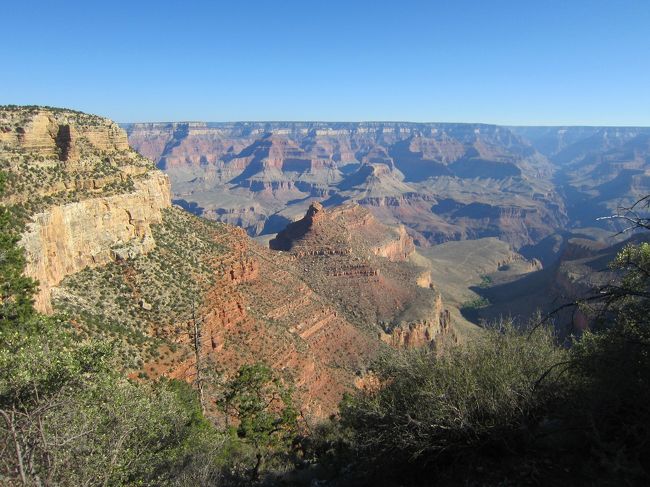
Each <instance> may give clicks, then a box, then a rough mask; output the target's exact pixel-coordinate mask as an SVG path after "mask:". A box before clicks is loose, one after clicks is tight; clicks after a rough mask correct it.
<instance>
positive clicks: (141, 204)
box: [20, 172, 171, 312]
mask: <svg viewBox="0 0 650 487" xmlns="http://www.w3.org/2000/svg"><path fill="white" fill-rule="evenodd" d="M135 185H136V188H135V191H133V192H130V193H127V194H122V195H114V196H108V197H99V198H90V199H85V200H83V201H79V202H75V203H68V204H65V205H61V206H52V207H50V208H48V209H47V210H45V211H43V212H41V213H38V214H36V215H34V216H33V217H32V221H31V222H30V223H29V224H28V225H27V230H26V231H25V233H24V234H23V236H22V239H21V241H20V244H21V245H22V246H23V247H24V248H25V256H26V258H27V266H26V268H25V274H26V275H27V276H29V277H33V278H34V279H36V280H38V282H39V292H38V295H37V297H36V307H37V309H39V310H40V311H45V312H47V311H51V305H50V290H51V288H52V286H55V285H57V284H58V283H59V282H61V280H62V279H63V278H64V277H65V276H67V275H69V274H72V273H74V272H78V271H80V270H81V269H83V268H85V267H87V266H93V267H94V266H100V265H103V264H106V263H107V262H109V261H111V260H113V259H116V258H127V257H133V256H135V255H138V254H142V253H146V252H148V251H149V250H151V249H152V248H153V246H154V245H155V241H154V239H153V237H152V235H151V225H152V224H154V223H160V222H161V220H162V214H161V210H162V209H163V208H167V207H169V206H171V197H170V188H169V180H168V179H167V177H166V176H165V175H163V174H162V173H158V172H156V173H152V174H151V175H149V176H148V177H147V178H145V179H142V180H138V181H136V183H135Z"/></svg>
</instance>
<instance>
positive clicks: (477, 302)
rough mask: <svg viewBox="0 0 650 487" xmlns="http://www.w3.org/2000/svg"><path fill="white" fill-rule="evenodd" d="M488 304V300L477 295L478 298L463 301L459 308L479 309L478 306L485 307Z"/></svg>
mask: <svg viewBox="0 0 650 487" xmlns="http://www.w3.org/2000/svg"><path fill="white" fill-rule="evenodd" d="M488 306H490V301H489V300H488V299H487V298H484V297H482V296H479V297H478V298H475V299H470V300H469V301H465V302H464V303H463V304H462V305H461V309H463V310H468V309H480V308H486V307H488Z"/></svg>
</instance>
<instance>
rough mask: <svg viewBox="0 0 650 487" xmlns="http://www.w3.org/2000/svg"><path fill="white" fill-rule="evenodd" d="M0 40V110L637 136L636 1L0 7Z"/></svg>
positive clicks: (645, 96)
mask: <svg viewBox="0 0 650 487" xmlns="http://www.w3.org/2000/svg"><path fill="white" fill-rule="evenodd" d="M0 25H2V36H1V41H0V55H1V59H2V62H1V66H2V67H1V68H0V104H9V103H10V104H45V105H53V106H64V107H70V108H75V109H78V110H83V111H87V112H92V113H98V114H101V115H105V116H108V117H111V118H113V119H114V120H117V121H122V122H125V121H172V120H206V121H231V120H350V121H355V120H410V121H460V122H486V123H504V124H592V125H603V124H610V125H648V126H650V0H562V1H560V0H511V1H506V0H503V1H500V0H474V1H471V0H447V1H443V0H437V1H435V0H430V1H412V0H399V1H393V2H388V1H380V0H374V1H366V0H346V1H339V0H319V1H315V0H302V1H293V0H291V1H282V0H274V1H272V0H267V1H244V0H230V1H192V0H186V1H182V2H181V1H178V2H171V1H165V0H158V1H155V2H154V1H145V0H131V1H129V2H125V1H121V0H111V1H95V0H86V1H84V2H78V1H41V2H34V1H30V0H15V1H11V2H9V1H7V2H3V7H2V20H1V24H0Z"/></svg>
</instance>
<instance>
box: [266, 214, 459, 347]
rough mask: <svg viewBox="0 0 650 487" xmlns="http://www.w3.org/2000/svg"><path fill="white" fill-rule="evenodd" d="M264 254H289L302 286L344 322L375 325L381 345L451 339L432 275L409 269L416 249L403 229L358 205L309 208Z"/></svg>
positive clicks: (406, 345) (414, 268) (447, 319)
mask: <svg viewBox="0 0 650 487" xmlns="http://www.w3.org/2000/svg"><path fill="white" fill-rule="evenodd" d="M269 246H270V248H271V249H274V250H282V251H283V252H288V253H289V255H290V256H292V257H293V258H294V259H295V261H296V263H297V265H298V266H299V268H300V269H302V275H303V276H304V279H305V281H306V282H307V283H309V284H310V286H311V287H312V288H313V289H315V290H316V291H317V292H318V293H319V294H320V295H323V296H326V297H329V298H330V299H332V300H334V301H335V302H337V303H339V305H340V306H341V310H342V312H343V313H344V314H345V315H346V317H347V318H348V320H350V321H351V322H353V323H357V324H358V325H359V326H363V327H368V326H369V324H371V323H375V324H376V328H375V330H377V332H378V336H379V338H380V339H381V340H383V341H384V342H385V343H388V344H390V345H393V346H395V347H420V346H425V345H426V346H433V345H434V344H436V343H439V342H440V341H441V340H446V339H454V338H453V337H454V336H455V335H454V332H453V328H452V325H451V321H450V316H449V313H448V312H447V311H446V310H445V309H444V306H443V304H442V298H441V296H440V294H439V293H438V292H437V290H435V289H434V287H433V286H432V284H431V273H430V272H429V271H428V270H426V269H424V268H422V267H418V266H416V265H414V264H412V263H410V262H409V257H410V256H411V254H413V252H414V250H415V246H414V244H413V240H412V238H411V237H410V236H409V235H408V234H407V233H406V230H405V228H404V227H403V226H398V227H396V228H395V227H389V226H386V225H383V224H381V223H380V222H379V221H377V219H376V218H375V217H374V216H373V215H372V213H370V212H369V211H368V210H367V209H365V208H362V207H360V206H358V205H354V204H346V205H343V206H340V207H334V208H324V207H323V206H322V205H321V204H319V203H314V204H312V205H311V206H310V207H309V209H308V210H307V212H306V214H305V217H304V218H302V219H301V220H298V221H296V222H293V223H291V224H289V225H288V226H287V227H286V228H285V229H284V230H283V231H282V232H280V233H279V234H278V235H277V236H276V237H275V239H273V240H271V241H270V243H269ZM386 323H389V325H386Z"/></svg>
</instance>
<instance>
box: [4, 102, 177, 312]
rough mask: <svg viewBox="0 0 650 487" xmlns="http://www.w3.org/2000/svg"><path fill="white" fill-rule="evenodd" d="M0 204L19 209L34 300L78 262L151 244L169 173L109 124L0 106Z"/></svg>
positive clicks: (44, 307) (166, 200)
mask: <svg viewBox="0 0 650 487" xmlns="http://www.w3.org/2000/svg"><path fill="white" fill-rule="evenodd" d="M0 156H2V157H1V158H0V159H1V162H2V170H3V171H5V172H6V173H7V175H8V181H9V184H8V185H7V188H6V192H5V193H6V194H4V195H3V203H4V204H8V205H13V206H15V207H16V208H20V209H21V211H20V213H21V214H23V215H25V217H24V221H23V222H22V223H24V225H25V229H24V231H23V233H22V238H21V240H20V245H22V246H23V247H24V249H25V256H26V259H27V265H26V269H25V273H26V275H27V276H29V277H32V278H34V279H36V280H38V282H39V291H38V294H37V296H36V307H37V309H38V310H40V311H45V312H49V311H51V309H52V307H51V302H50V291H51V289H52V287H53V286H56V285H57V284H58V283H60V282H61V280H62V279H63V278H64V277H66V276H68V275H70V274H73V273H75V272H78V271H80V270H82V269H84V268H85V267H88V266H90V267H93V266H100V265H103V264H106V263H107V262H109V261H111V260H114V259H120V258H128V257H133V256H135V255H138V254H142V253H146V252H148V251H150V250H151V249H152V248H153V247H154V245H155V242H154V239H153V236H152V232H151V225H152V224H154V223H160V222H161V220H162V214H161V210H162V209H163V208H167V207H169V206H171V193H170V183H169V178H168V177H167V176H166V175H165V174H163V173H162V172H160V171H158V170H156V169H155V167H154V166H153V165H152V164H151V162H149V161H148V160H146V159H145V158H144V157H142V156H140V155H139V154H138V153H136V152H135V151H134V150H132V149H130V148H129V145H128V140H127V136H126V133H125V132H124V130H122V129H121V128H120V127H119V126H118V125H117V124H116V123H114V122H112V121H110V120H108V119H105V118H102V117H98V116H95V115H88V114H85V113H80V112H75V111H72V110H65V109H55V108H45V107H2V108H0Z"/></svg>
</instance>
